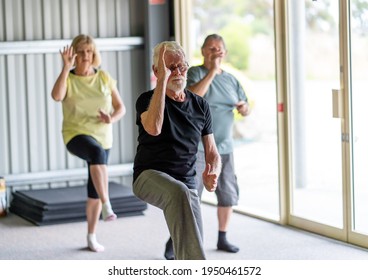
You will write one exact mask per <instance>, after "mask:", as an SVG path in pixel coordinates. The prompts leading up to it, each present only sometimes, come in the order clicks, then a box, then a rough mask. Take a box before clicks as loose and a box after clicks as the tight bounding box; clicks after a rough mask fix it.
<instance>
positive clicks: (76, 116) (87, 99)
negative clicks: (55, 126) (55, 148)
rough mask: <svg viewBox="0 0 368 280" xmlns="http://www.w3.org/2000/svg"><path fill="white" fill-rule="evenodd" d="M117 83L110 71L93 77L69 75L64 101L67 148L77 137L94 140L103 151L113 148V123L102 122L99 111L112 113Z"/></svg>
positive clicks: (100, 72) (101, 72) (64, 128)
mask: <svg viewBox="0 0 368 280" xmlns="http://www.w3.org/2000/svg"><path fill="white" fill-rule="evenodd" d="M114 88H116V80H114V79H112V78H111V77H110V75H109V74H108V73H107V72H104V71H102V70H97V72H96V73H95V74H94V75H91V76H77V75H74V74H73V73H69V76H68V78H67V93H66V96H65V98H64V100H63V101H62V107H63V116H64V118H63V128H62V134H63V139H64V143H65V145H66V144H67V143H68V142H69V141H70V140H71V139H72V138H73V137H75V136H77V135H81V134H83V135H89V136H92V137H94V138H95V139H96V140H97V142H99V143H100V144H101V146H102V147H103V148H104V149H110V148H111V147H112V139H113V137H112V124H106V123H103V122H101V121H100V120H99V118H98V116H99V112H98V111H99V109H101V110H102V111H103V112H105V113H109V114H111V113H112V110H113V107H112V98H111V94H112V90H113V89H114Z"/></svg>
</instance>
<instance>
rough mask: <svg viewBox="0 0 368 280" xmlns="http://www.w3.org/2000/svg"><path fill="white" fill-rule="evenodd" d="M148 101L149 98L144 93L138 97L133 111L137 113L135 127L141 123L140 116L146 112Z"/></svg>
mask: <svg viewBox="0 0 368 280" xmlns="http://www.w3.org/2000/svg"><path fill="white" fill-rule="evenodd" d="M150 101H151V98H150V96H148V95H147V94H146V93H143V94H141V95H140V96H139V97H138V99H137V102H136V103H135V109H136V112H137V118H136V124H137V125H139V124H140V123H141V115H142V113H143V112H145V111H147V109H148V106H149V103H150Z"/></svg>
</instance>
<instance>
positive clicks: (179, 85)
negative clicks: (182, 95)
mask: <svg viewBox="0 0 368 280" xmlns="http://www.w3.org/2000/svg"><path fill="white" fill-rule="evenodd" d="M186 86H187V80H186V79H182V80H181V81H180V82H178V81H173V80H170V81H169V83H168V84H167V88H168V89H169V90H172V91H173V92H182V91H184V89H185V87H186Z"/></svg>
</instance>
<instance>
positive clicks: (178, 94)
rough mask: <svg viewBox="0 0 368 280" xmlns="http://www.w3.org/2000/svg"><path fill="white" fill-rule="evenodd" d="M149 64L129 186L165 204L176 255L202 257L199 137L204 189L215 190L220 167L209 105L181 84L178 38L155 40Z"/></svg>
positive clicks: (153, 201)
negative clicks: (152, 79) (151, 83)
mask: <svg viewBox="0 0 368 280" xmlns="http://www.w3.org/2000/svg"><path fill="white" fill-rule="evenodd" d="M152 69H153V71H154V74H155V76H156V78H157V86H156V88H155V89H154V90H151V91H148V92H145V93H143V94H142V95H141V96H140V97H139V98H138V100H137V103H136V110H137V121H136V123H137V125H138V127H139V136H138V147H137V153H136V157H135V160H134V176H133V191H134V193H135V195H136V196H137V197H139V198H140V199H142V200H144V201H146V202H147V203H150V204H152V205H154V206H157V207H159V208H160V209H162V210H163V212H164V215H165V219H166V223H167V225H168V228H169V232H170V236H171V239H172V240H173V247H174V253H175V258H176V259H180V260H195V259H199V260H200V259H205V254H204V250H203V243H202V218H201V211H200V200H199V197H198V192H197V190H196V182H195V180H196V179H195V175H196V171H195V170H196V168H195V164H196V154H197V150H198V143H199V141H201V140H202V143H203V146H204V149H205V160H206V169H205V170H204V172H203V174H202V179H203V184H204V185H205V187H206V189H207V190H208V191H210V192H213V191H215V189H216V186H217V178H218V176H219V174H220V170H221V159H220V156H219V154H218V152H217V148H216V144H215V141H214V137H213V134H212V119H211V114H210V110H209V105H208V103H207V101H205V100H204V99H203V98H201V97H199V96H197V95H196V94H193V93H192V92H190V91H188V90H186V89H185V87H186V75H187V70H188V64H187V62H186V60H185V54H184V51H183V49H182V47H181V46H180V45H179V44H178V43H176V42H174V41H166V42H162V43H160V44H158V45H157V46H156V47H155V48H154V53H153V66H152Z"/></svg>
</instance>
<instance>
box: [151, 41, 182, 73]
mask: <svg viewBox="0 0 368 280" xmlns="http://www.w3.org/2000/svg"><path fill="white" fill-rule="evenodd" d="M164 45H165V46H166V52H170V53H176V54H180V55H182V56H183V58H184V60H185V53H184V49H183V48H182V46H180V45H179V43H178V42H176V41H164V42H161V43H159V44H157V45H156V46H155V47H154V48H153V58H152V60H153V66H154V67H157V65H158V59H159V57H160V49H161V47H162V46H164Z"/></svg>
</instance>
